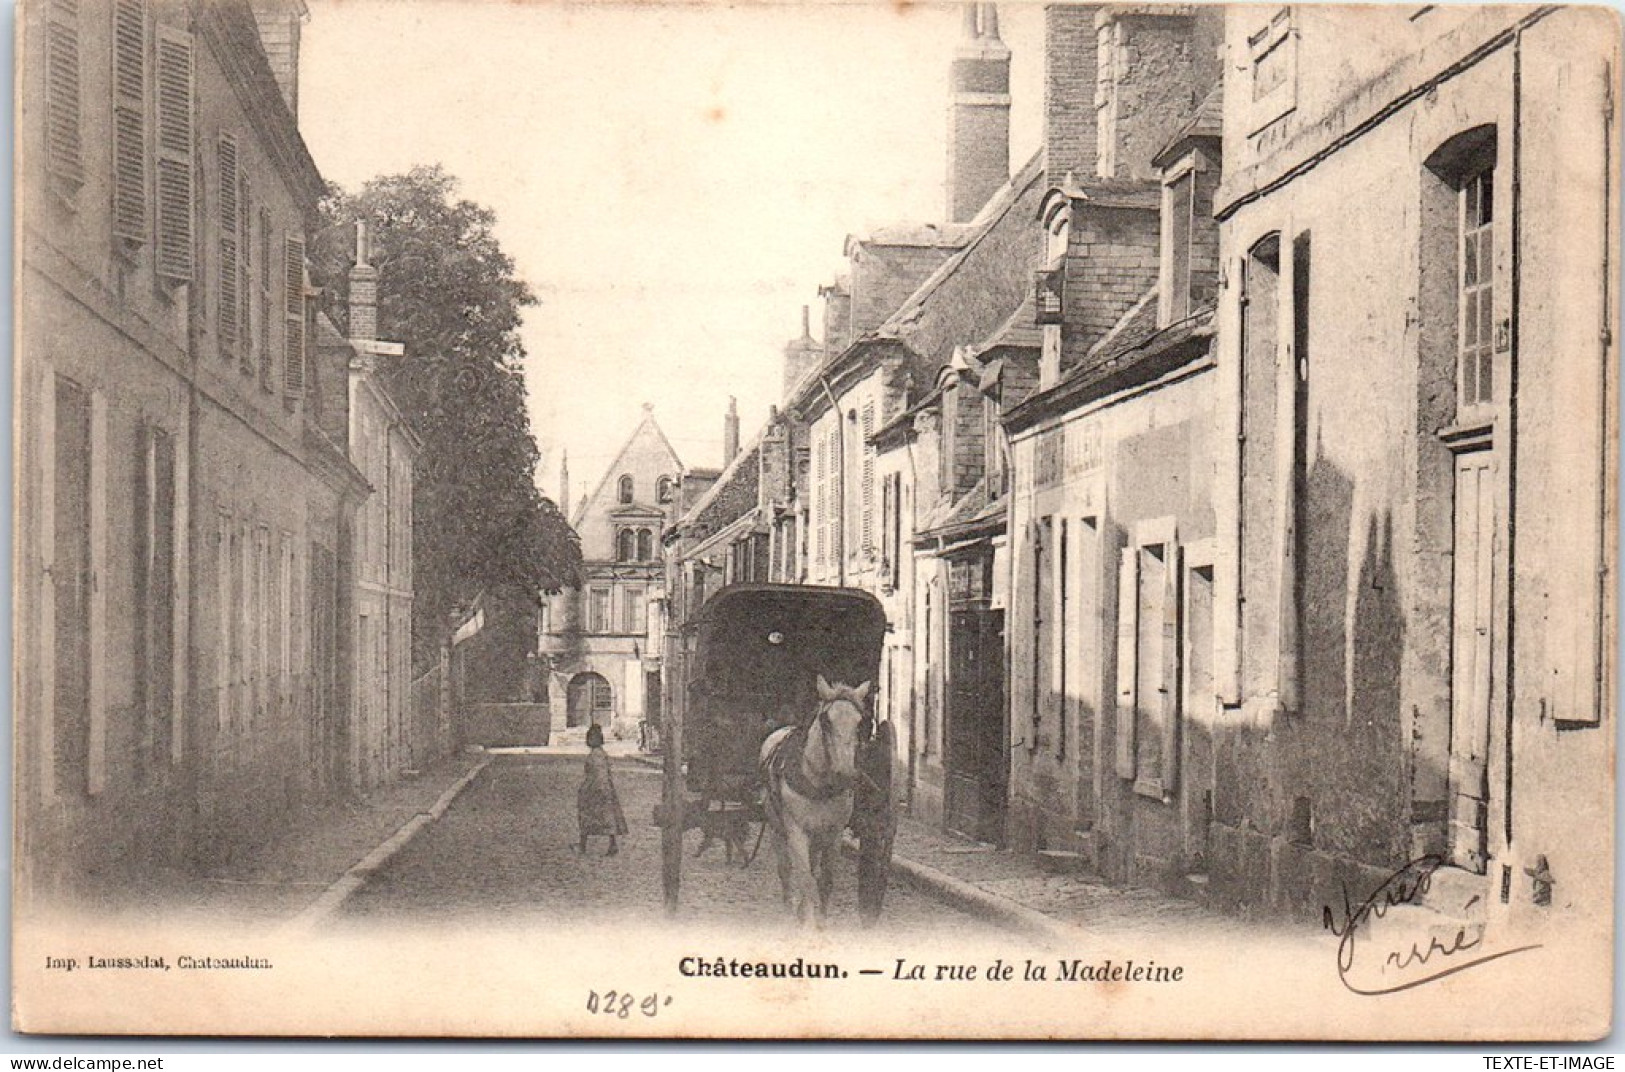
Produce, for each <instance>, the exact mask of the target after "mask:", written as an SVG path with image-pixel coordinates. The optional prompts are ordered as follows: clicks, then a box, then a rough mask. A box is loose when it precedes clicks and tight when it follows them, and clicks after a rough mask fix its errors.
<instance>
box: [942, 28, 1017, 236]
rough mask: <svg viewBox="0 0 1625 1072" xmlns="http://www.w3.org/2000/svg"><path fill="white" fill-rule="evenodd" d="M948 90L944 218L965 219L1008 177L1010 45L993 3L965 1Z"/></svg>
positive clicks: (949, 69) (951, 220)
mask: <svg viewBox="0 0 1625 1072" xmlns="http://www.w3.org/2000/svg"><path fill="white" fill-rule="evenodd" d="M948 93H949V96H948V220H949V222H951V223H965V222H967V221H969V220H970V219H972V218H973V217H975V215H976V213H977V212H979V211H981V208H982V206H983V205H985V204H987V201H988V198H990V197H992V196H993V195H994V194H995V193H997V192H998V190H999V188H1000V187H1001V186H1003V185H1004V184H1005V182H1007V181H1008V180H1009V178H1010V49H1009V48H1008V47H1006V45H1005V43H1004V42H1003V41H1001V40H1000V39H999V14H998V9H997V8H996V7H994V5H992V4H980V3H979V4H966V5H965V33H964V37H963V38H962V39H961V40H960V42H959V47H958V49H956V50H955V52H954V58H953V62H952V63H951V64H950V65H949V68H948Z"/></svg>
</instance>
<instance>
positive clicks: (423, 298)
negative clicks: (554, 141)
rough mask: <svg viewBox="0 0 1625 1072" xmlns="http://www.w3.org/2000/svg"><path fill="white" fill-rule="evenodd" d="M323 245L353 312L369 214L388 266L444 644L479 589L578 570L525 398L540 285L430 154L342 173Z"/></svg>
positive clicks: (384, 299) (323, 265)
mask: <svg viewBox="0 0 1625 1072" xmlns="http://www.w3.org/2000/svg"><path fill="white" fill-rule="evenodd" d="M322 214H323V220H322V227H321V229H320V230H318V232H317V237H316V240H315V241H314V242H313V243H312V249H311V259H312V262H313V272H314V275H315V276H316V282H317V284H318V285H319V286H320V287H321V288H322V293H323V302H324V305H325V307H326V311H327V312H328V314H329V315H330V316H331V317H332V318H333V320H334V321H335V322H336V323H338V324H339V325H340V327H341V328H345V327H347V320H348V301H349V294H348V291H349V271H350V268H351V267H352V265H353V264H354V262H355V229H354V227H353V224H354V223H355V221H357V220H365V221H366V222H367V227H368V233H369V237H370V241H369V245H370V247H371V256H370V260H371V263H372V265H373V266H374V267H375V268H376V269H377V270H378V333H379V336H380V337H381V338H383V339H386V340H389V341H391V342H399V343H403V344H404V345H405V354H404V356H402V357H399V358H384V359H381V363H380V365H379V373H380V375H381V377H382V379H383V380H384V384H385V386H386V387H387V388H388V390H389V392H390V394H391V396H392V397H393V398H394V400H395V402H396V405H398V406H399V407H400V409H401V412H402V413H403V415H405V417H406V419H407V420H408V422H409V423H410V424H411V425H412V428H413V430H414V431H415V432H416V433H417V435H418V436H419V437H420V438H421V439H422V441H423V449H422V451H421V453H420V454H419V456H418V459H417V465H416V469H415V472H414V479H413V498H414V504H413V505H414V509H413V533H412V538H413V560H414V563H413V564H414V574H415V577H414V585H415V600H414V602H415V612H414V633H415V634H416V640H417V643H416V645H415V646H416V647H417V648H418V650H419V651H420V652H422V651H424V650H426V649H432V648H434V647H437V646H438V644H439V643H440V642H441V640H442V639H443V637H444V635H445V632H446V628H447V625H448V623H449V622H450V620H451V619H452V617H453V616H455V615H456V614H457V613H459V612H460V611H461V610H462V609H463V608H465V607H467V606H468V605H469V603H470V602H471V601H472V600H473V599H474V598H475V597H476V596H477V595H478V594H479V593H481V592H490V591H493V590H495V589H498V588H501V587H515V588H517V589H520V590H522V591H523V592H525V593H526V594H527V595H528V596H529V598H530V599H532V600H534V599H536V598H537V596H538V594H539V593H543V592H556V591H558V590H559V589H560V588H562V587H564V586H566V585H569V584H573V583H575V581H576V578H577V575H578V572H579V569H580V564H581V552H580V544H579V541H578V540H577V538H576V535H575V532H574V531H573V530H572V529H571V528H570V526H569V523H568V522H567V521H566V519H565V517H564V515H563V514H562V513H561V512H560V510H559V509H558V507H557V506H556V505H555V504H554V503H553V502H552V501H551V500H549V499H547V498H545V497H543V496H542V494H541V493H540V492H539V491H538V490H537V488H536V483H535V472H536V464H537V462H538V460H539V458H540V454H539V451H538V449H537V446H536V439H535V437H534V435H532V433H531V428H530V419H529V415H528V412H527V410H526V405H525V398H526V389H525V381H524V377H523V368H524V361H525V349H524V345H523V344H522V342H521V341H520V338H519V328H520V323H521V316H522V312H523V310H524V308H525V307H526V306H529V305H534V304H535V302H536V299H535V296H534V295H533V294H532V293H531V290H530V288H529V287H528V286H526V285H525V283H524V282H523V281H522V280H520V279H519V278H518V277H517V276H516V275H515V270H514V263H513V260H512V258H510V257H509V256H508V255H507V254H506V253H504V252H503V251H502V248H501V246H500V244H499V243H498V242H497V239H496V236H495V234H494V232H493V228H494V226H495V223H496V216H495V214H493V213H492V212H491V210H490V209H488V208H486V207H484V206H482V205H478V204H475V203H474V202H472V201H468V200H466V199H463V198H460V197H458V196H457V180H456V179H455V178H454V177H452V176H451V175H448V174H447V173H446V172H445V171H444V170H443V169H441V168H440V167H438V166H435V167H416V168H413V169H412V170H411V171H409V172H407V173H406V174H403V175H388V176H383V177H380V178H376V179H373V180H372V181H370V182H368V183H367V184H366V185H365V186H363V187H362V188H361V190H360V191H358V192H356V193H346V192H344V191H343V190H340V189H338V188H337V187H333V188H330V190H329V196H328V197H327V198H326V200H325V201H324V202H323V205H322Z"/></svg>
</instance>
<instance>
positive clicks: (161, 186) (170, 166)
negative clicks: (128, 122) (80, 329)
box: [157, 26, 193, 282]
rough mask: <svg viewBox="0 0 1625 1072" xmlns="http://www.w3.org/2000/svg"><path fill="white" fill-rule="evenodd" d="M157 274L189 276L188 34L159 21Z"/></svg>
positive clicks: (173, 277)
mask: <svg viewBox="0 0 1625 1072" xmlns="http://www.w3.org/2000/svg"><path fill="white" fill-rule="evenodd" d="M157 105H158V107H157V116H158V274H159V275H160V276H162V277H164V278H165V279H169V280H172V281H176V282H190V281H191V279H192V271H193V268H192V262H193V252H192V202H193V197H192V37H191V35H190V34H187V33H184V32H182V31H180V30H175V29H171V28H170V27H167V26H159V27H158V100H157Z"/></svg>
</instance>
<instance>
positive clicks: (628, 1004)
mask: <svg viewBox="0 0 1625 1072" xmlns="http://www.w3.org/2000/svg"><path fill="white" fill-rule="evenodd" d="M670 1004H671V995H669V994H668V995H666V996H665V997H664V998H662V997H661V996H660V995H659V994H648V995H646V996H644V997H643V998H641V999H640V998H639V997H638V996H637V995H635V994H632V993H630V992H628V991H625V990H606V991H605V992H604V993H602V994H600V993H599V992H598V991H596V990H589V991H587V1011H588V1012H590V1013H597V1014H601V1015H603V1016H613V1017H614V1018H615V1019H617V1020H626V1019H629V1018H630V1017H631V1016H632V1013H633V1011H637V1012H640V1013H642V1014H643V1015H644V1016H656V1015H658V1014H659V1012H660V1010H661V1009H663V1008H665V1007H666V1006H667V1005H670Z"/></svg>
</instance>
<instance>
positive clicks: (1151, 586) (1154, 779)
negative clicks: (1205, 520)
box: [1116, 521, 1180, 801]
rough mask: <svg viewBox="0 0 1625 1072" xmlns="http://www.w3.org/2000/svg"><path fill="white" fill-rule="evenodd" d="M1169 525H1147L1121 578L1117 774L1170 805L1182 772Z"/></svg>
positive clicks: (1127, 553)
mask: <svg viewBox="0 0 1625 1072" xmlns="http://www.w3.org/2000/svg"><path fill="white" fill-rule="evenodd" d="M1174 535H1175V534H1174V526H1173V523H1172V522H1171V521H1159V522H1151V523H1142V524H1141V526H1140V532H1139V534H1138V539H1137V540H1136V542H1135V543H1133V544H1131V545H1130V546H1127V547H1124V548H1123V550H1122V552H1121V556H1120V559H1119V563H1118V579H1117V762H1116V768H1117V774H1118V776H1119V777H1121V778H1125V779H1131V780H1132V781H1133V782H1134V791H1135V792H1136V793H1139V794H1141V795H1143V796H1149V797H1153V798H1155V799H1158V800H1163V801H1166V800H1168V799H1170V797H1171V795H1172V793H1173V789H1174V785H1175V782H1176V776H1177V770H1178V751H1177V747H1178V732H1179V692H1180V677H1179V654H1180V653H1179V639H1180V638H1179V635H1178V633H1179V576H1180V568H1179V547H1178V545H1177V544H1175V542H1174Z"/></svg>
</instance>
